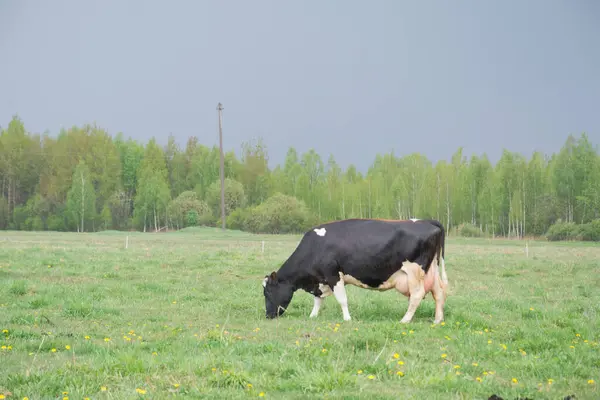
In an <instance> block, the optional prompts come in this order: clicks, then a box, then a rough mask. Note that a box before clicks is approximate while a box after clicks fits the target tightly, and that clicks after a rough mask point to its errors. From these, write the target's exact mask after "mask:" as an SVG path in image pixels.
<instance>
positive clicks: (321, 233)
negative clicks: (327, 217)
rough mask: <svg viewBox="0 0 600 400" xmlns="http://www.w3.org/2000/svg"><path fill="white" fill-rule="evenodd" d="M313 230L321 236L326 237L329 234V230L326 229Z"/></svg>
mask: <svg viewBox="0 0 600 400" xmlns="http://www.w3.org/2000/svg"><path fill="white" fill-rule="evenodd" d="M313 230H314V231H315V233H316V234H317V235H319V236H325V234H326V233H327V230H326V229H325V228H315V229H313Z"/></svg>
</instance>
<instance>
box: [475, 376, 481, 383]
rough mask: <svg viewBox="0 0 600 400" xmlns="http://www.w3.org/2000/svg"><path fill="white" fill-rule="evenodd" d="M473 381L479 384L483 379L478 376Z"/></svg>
mask: <svg viewBox="0 0 600 400" xmlns="http://www.w3.org/2000/svg"><path fill="white" fill-rule="evenodd" d="M475 380H476V381H477V382H481V381H483V379H481V377H480V376H478V377H477V378H475Z"/></svg>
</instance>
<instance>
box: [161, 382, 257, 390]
mask: <svg viewBox="0 0 600 400" xmlns="http://www.w3.org/2000/svg"><path fill="white" fill-rule="evenodd" d="M248 385H250V387H252V384H251V383H249V384H248ZM173 386H174V387H175V389H177V388H178V387H179V383H174V384H173Z"/></svg>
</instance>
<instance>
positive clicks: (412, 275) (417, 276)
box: [400, 262, 425, 324]
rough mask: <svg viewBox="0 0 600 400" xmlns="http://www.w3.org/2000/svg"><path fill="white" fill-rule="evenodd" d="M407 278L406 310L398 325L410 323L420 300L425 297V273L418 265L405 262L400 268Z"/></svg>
mask: <svg viewBox="0 0 600 400" xmlns="http://www.w3.org/2000/svg"><path fill="white" fill-rule="evenodd" d="M402 269H403V270H404V271H405V272H406V275H407V278H408V290H409V300H408V309H407V310H406V313H405V314H404V317H402V319H401V320H400V323H403V324H406V323H408V322H410V321H411V320H412V318H413V316H414V315H415V312H416V311H417V307H419V304H420V303H421V300H423V298H424V297H425V279H424V278H425V273H424V272H423V269H422V268H421V266H420V265H419V264H416V263H409V262H406V263H404V265H403V266H402Z"/></svg>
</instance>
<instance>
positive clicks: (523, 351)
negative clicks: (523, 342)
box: [519, 349, 527, 356]
mask: <svg viewBox="0 0 600 400" xmlns="http://www.w3.org/2000/svg"><path fill="white" fill-rule="evenodd" d="M519 351H520V352H521V355H523V356H526V355H527V352H526V351H525V350H523V349H519Z"/></svg>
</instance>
